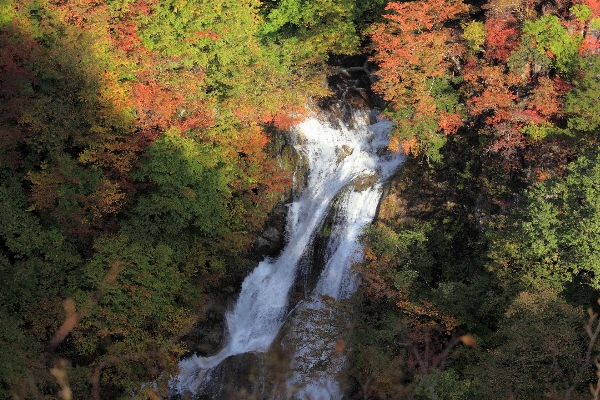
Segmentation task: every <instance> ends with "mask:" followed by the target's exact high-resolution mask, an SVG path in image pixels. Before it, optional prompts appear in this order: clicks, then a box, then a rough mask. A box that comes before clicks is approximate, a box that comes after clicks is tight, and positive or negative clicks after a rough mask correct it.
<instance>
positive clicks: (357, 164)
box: [171, 110, 404, 399]
mask: <svg viewBox="0 0 600 400" xmlns="http://www.w3.org/2000/svg"><path fill="white" fill-rule="evenodd" d="M327 117H328V116H327V115H325V113H324V112H320V113H318V112H315V113H314V114H313V115H311V116H310V117H309V118H307V119H306V120H305V121H304V122H303V123H301V124H300V125H298V126H297V127H296V128H295V129H294V132H293V133H292V140H293V141H294V143H295V148H296V149H297V151H298V152H299V153H300V154H301V156H302V157H304V158H305V160H306V161H307V165H308V176H307V178H306V179H307V180H306V185H305V189H303V191H302V192H301V193H299V195H298V196H296V197H297V198H296V199H294V201H293V202H292V203H291V204H289V209H288V213H287V225H286V226H287V233H286V238H287V240H286V241H287V244H286V246H285V247H284V249H283V250H282V251H281V253H280V255H279V256H278V257H277V258H273V259H271V258H267V259H265V260H264V261H262V262H261V263H260V264H259V265H258V267H256V269H255V270H254V271H253V272H252V273H251V274H250V275H248V276H247V277H246V279H245V280H244V282H243V284H242V289H241V292H240V294H239V298H238V299H237V302H236V304H235V306H234V307H233V309H232V310H230V311H228V312H227V314H226V323H227V341H226V345H225V346H224V347H223V348H222V349H221V351H219V352H218V353H217V354H215V355H213V356H211V357H198V356H192V357H190V358H187V359H185V360H182V361H181V362H180V363H179V367H180V373H179V375H178V376H177V377H175V378H173V380H172V382H171V386H172V388H173V391H174V392H176V393H179V394H183V393H186V392H191V393H192V394H193V395H194V396H196V397H202V396H203V395H202V394H203V393H206V392H207V391H209V390H210V386H211V384H212V383H213V381H215V380H216V379H217V376H216V375H217V373H216V372H215V371H216V370H217V369H218V368H217V367H218V366H219V364H221V363H222V362H223V361H224V360H226V359H228V358H230V357H233V356H240V355H244V354H248V353H250V354H256V353H266V352H273V351H274V350H273V349H274V348H277V349H278V351H283V352H285V353H286V354H287V356H286V357H285V358H286V371H285V373H284V374H283V375H284V378H283V384H280V385H279V387H278V388H277V389H276V390H275V389H274V388H273V384H272V383H269V382H267V381H268V378H263V379H262V382H259V383H260V385H262V386H260V387H259V388H258V390H259V391H261V393H260V398H302V399H306V398H309V399H335V398H341V397H342V395H343V393H342V389H341V386H340V384H339V383H338V381H337V379H336V375H337V373H338V372H339V371H341V370H343V368H344V363H345V360H344V359H343V357H342V356H341V352H340V351H339V347H340V343H339V342H336V340H338V338H339V337H341V335H343V333H344V332H343V331H344V329H345V328H344V326H345V325H344V322H343V315H342V314H343V312H341V311H340V307H339V306H338V305H337V304H338V303H340V302H343V300H344V299H347V298H348V297H349V296H350V295H351V294H352V293H353V292H354V291H355V290H356V288H357V285H358V281H357V278H356V276H355V275H354V273H353V271H352V265H353V264H354V263H355V262H356V261H360V259H361V257H362V253H361V246H360V244H359V243H358V238H359V235H360V234H361V231H362V229H363V228H364V227H365V226H366V225H367V224H369V223H370V222H371V221H372V220H373V218H374V216H375V213H376V209H377V206H378V203H379V200H380V198H381V195H382V192H383V187H384V184H385V182H386V181H387V180H388V179H389V178H390V177H391V176H392V175H393V174H394V172H395V171H396V170H397V169H398V168H399V166H400V165H401V163H402V162H403V160H404V155H402V154H398V153H392V152H390V151H388V150H387V145H388V133H389V131H390V128H391V126H392V125H393V124H392V123H391V122H389V121H386V120H380V119H378V118H376V117H375V113H374V112H369V111H364V110H356V111H354V112H353V115H352V117H351V118H350V119H351V121H349V122H348V123H344V122H343V121H342V120H338V121H337V123H336V122H331V118H327ZM371 122H374V123H371ZM319 235H320V237H325V238H326V242H325V243H326V244H325V245H324V246H322V249H323V251H322V260H323V261H322V265H321V266H320V268H321V272H320V275H319V277H318V280H317V282H316V285H311V286H313V288H312V290H310V291H308V290H305V293H304V296H303V299H302V300H300V301H299V302H298V301H296V303H295V304H294V303H293V302H292V301H291V297H292V292H293V290H292V289H293V287H294V285H295V284H296V283H297V281H298V279H300V278H299V277H300V276H302V275H303V271H302V270H303V269H306V268H309V269H310V268H313V266H311V265H308V266H307V265H306V264H307V263H306V260H307V259H314V257H312V258H311V257H307V256H306V255H307V254H308V253H312V247H313V246H314V245H315V238H316V237H317V236H319ZM306 286H308V285H305V287H306ZM296 297H297V296H296ZM279 374H280V375H281V371H279ZM257 380H258V381H260V379H257ZM211 397H213V396H211ZM217 397H218V396H217ZM221 397H222V396H221ZM202 398H203V397H202Z"/></svg>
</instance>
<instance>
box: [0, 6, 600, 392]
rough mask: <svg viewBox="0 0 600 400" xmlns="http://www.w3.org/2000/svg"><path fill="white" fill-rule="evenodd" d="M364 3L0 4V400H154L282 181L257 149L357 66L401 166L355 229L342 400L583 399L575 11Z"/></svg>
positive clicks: (582, 137)
mask: <svg viewBox="0 0 600 400" xmlns="http://www.w3.org/2000/svg"><path fill="white" fill-rule="evenodd" d="M386 3H387V2H386V1H383V0H362V1H357V2H349V1H343V0H273V1H263V2H260V1H258V0H245V1H233V0H206V1H192V0H188V1H186V0H165V1H163V0H160V1H159V0H6V1H3V2H1V3H0V283H1V286H0V316H1V321H2V325H1V326H0V398H18V399H25V398H63V399H68V398H97V399H100V398H106V399H109V398H110V399H113V398H120V397H126V396H131V395H132V394H134V395H137V396H138V397H140V398H157V397H156V396H157V393H158V394H160V395H164V394H165V393H166V383H167V379H168V377H169V375H170V374H171V373H172V372H173V371H174V370H175V368H176V361H177V359H178V357H180V356H181V355H182V354H184V353H185V351H186V348H185V347H184V346H183V344H182V342H181V341H180V339H181V337H182V335H184V334H185V333H186V332H187V331H188V330H189V329H190V327H191V326H192V325H194V323H196V321H197V319H198V318H199V315H201V314H202V310H203V309H204V306H205V302H206V295H207V293H208V292H210V291H211V290H213V289H214V288H217V287H219V285H220V284H222V279H223V278H224V277H227V276H228V275H230V274H236V273H237V274H243V273H244V272H247V271H246V268H247V267H248V265H249V261H248V260H247V259H246V258H245V256H244V255H245V254H247V253H248V251H249V248H250V247H251V245H252V240H253V236H254V235H255V234H256V233H257V232H259V231H260V229H262V227H263V223H264V221H265V218H266V217H267V215H268V213H269V211H270V210H271V208H272V207H273V206H274V205H275V204H276V203H278V202H279V201H281V199H282V194H283V193H284V191H285V188H286V186H287V185H289V183H290V171H289V170H286V169H285V168H284V166H280V164H279V163H278V162H277V161H276V159H275V157H274V154H273V152H269V149H272V148H273V146H269V139H270V136H269V132H272V131H273V130H274V128H286V127H289V126H290V125H292V124H294V123H295V122H296V121H298V120H299V119H300V118H302V115H303V111H304V108H303V107H304V105H305V104H306V103H307V102H308V99H309V98H315V97H320V96H325V95H327V93H328V91H327V85H326V83H325V82H326V81H325V75H326V74H327V71H328V70H329V68H328V67H327V61H328V59H329V57H330V56H331V55H332V54H346V55H349V54H357V53H358V52H359V51H363V52H364V53H365V54H366V56H368V57H370V61H371V64H370V65H371V66H376V71H375V72H374V76H375V77H376V83H375V84H374V86H373V89H374V90H375V91H376V92H377V93H379V94H380V95H381V96H382V97H383V98H384V99H385V101H386V104H387V109H386V110H385V113H386V115H388V117H389V118H391V119H393V120H394V121H395V122H396V123H397V125H396V129H395V131H394V133H393V134H392V136H391V145H390V147H391V148H393V149H395V150H398V151H405V152H406V153H407V154H411V155H412V157H411V158H410V159H409V161H408V162H407V164H406V167H405V169H404V171H403V173H402V174H401V175H400V176H399V177H398V178H397V179H396V180H395V181H394V182H392V184H391V187H390V193H389V195H388V196H387V198H386V199H385V201H384V202H383V204H382V206H381V210H380V215H379V218H378V220H377V221H376V223H375V224H373V226H372V227H371V228H370V229H369V230H368V231H367V232H365V235H364V243H365V245H366V251H365V260H364V262H363V263H362V264H361V265H360V266H358V268H359V271H360V272H361V274H362V276H363V286H362V288H361V290H360V292H359V293H358V294H357V298H356V303H357V309H358V312H357V317H356V326H355V329H354V332H353V335H352V338H351V339H350V343H349V345H348V346H345V347H344V348H345V349H346V350H345V351H347V352H349V357H350V361H351V365H352V368H351V369H350V372H351V376H350V380H349V382H350V387H349V388H348V393H349V396H357V397H362V398H416V399H421V398H440V399H441V398H453V399H461V398H462V399H472V398H486V399H488V398H489V399H494V398H499V399H500V398H502V399H504V398H522V399H530V398H589V397H590V394H589V389H588V384H589V383H592V384H594V382H596V380H597V377H596V375H595V373H594V369H595V366H594V363H593V361H594V359H593V357H594V356H595V355H596V354H597V352H598V351H597V350H598V349H597V344H596V343H595V342H596V340H595V339H596V336H597V334H598V332H597V331H595V326H596V325H595V324H592V322H594V320H593V311H590V312H592V314H590V315H592V318H590V316H589V315H587V314H586V312H585V310H586V309H587V308H590V307H593V306H594V303H595V301H596V298H597V297H598V289H600V278H599V276H598V274H599V273H600V271H599V269H600V266H599V264H598V263H599V261H600V219H599V218H600V200H599V199H600V166H599V162H600V159H599V157H600V153H599V150H598V148H597V140H598V135H597V134H598V132H599V131H600V129H599V128H600V101H599V98H600V79H599V76H600V56H599V55H600V3H598V1H597V0H586V1H576V2H571V1H568V0H490V1H489V2H487V3H485V4H480V3H474V2H473V3H470V4H466V3H463V2H462V1H456V0H455V1H450V0H419V1H411V2H405V3H400V2H390V3H389V4H387V6H386V8H385V11H384V6H385V5H386ZM360 46H362V47H360ZM357 69H360V68H357ZM364 72H366V73H371V72H372V68H365V69H364ZM588 321H590V322H589V323H588V325H586V323H587V322H588ZM584 326H585V327H587V331H588V334H586V329H584ZM150 381H155V382H157V386H156V387H145V388H143V389H141V388H142V384H143V383H145V382H150ZM593 389H594V390H596V391H597V385H595V386H593ZM596 396H597V394H596Z"/></svg>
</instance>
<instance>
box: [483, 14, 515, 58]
mask: <svg viewBox="0 0 600 400" xmlns="http://www.w3.org/2000/svg"><path fill="white" fill-rule="evenodd" d="M485 30H486V32H487V36H486V38H485V44H486V47H487V49H486V51H485V57H486V58H487V59H489V60H498V61H500V62H505V61H506V59H507V58H508V56H509V55H510V53H511V52H512V50H513V49H514V48H515V46H516V45H517V40H518V39H519V33H518V26H517V20H516V18H515V17H514V16H513V15H512V14H511V13H502V14H499V15H491V16H489V17H488V18H487V19H486V21H485Z"/></svg>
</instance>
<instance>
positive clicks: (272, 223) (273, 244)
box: [254, 204, 287, 259]
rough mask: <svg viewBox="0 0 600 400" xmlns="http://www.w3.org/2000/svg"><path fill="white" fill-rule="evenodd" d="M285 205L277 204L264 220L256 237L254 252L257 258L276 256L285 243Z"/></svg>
mask: <svg viewBox="0 0 600 400" xmlns="http://www.w3.org/2000/svg"><path fill="white" fill-rule="evenodd" d="M286 216H287V207H286V206H285V204H279V205H277V206H276V207H275V208H274V209H273V211H272V212H271V215H270V216H269V218H268V219H267V221H266V222H265V229H264V230H263V232H262V233H261V234H260V235H259V236H258V237H257V238H256V241H255V243H254V253H255V255H256V256H257V258H258V259H262V258H263V257H264V256H270V257H273V256H276V255H277V254H279V252H280V251H281V249H282V248H283V246H284V244H285V226H286Z"/></svg>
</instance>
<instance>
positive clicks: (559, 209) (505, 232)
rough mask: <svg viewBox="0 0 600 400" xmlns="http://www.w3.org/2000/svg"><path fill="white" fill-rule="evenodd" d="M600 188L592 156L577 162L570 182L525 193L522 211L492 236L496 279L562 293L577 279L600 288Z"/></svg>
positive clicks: (551, 181) (595, 158) (559, 181)
mask: <svg viewBox="0 0 600 400" xmlns="http://www.w3.org/2000/svg"><path fill="white" fill-rule="evenodd" d="M599 183H600V166H599V164H598V153H597V152H593V153H592V154H591V155H589V156H581V157H580V158H579V159H577V161H575V162H573V163H572V164H571V165H570V166H569V173H568V175H567V176H566V178H564V179H558V178H554V179H549V180H546V181H544V182H541V183H539V184H537V185H535V186H534V187H532V188H531V189H530V190H528V191H527V192H525V193H524V195H523V196H522V199H521V200H520V204H519V207H518V209H517V210H516V211H515V212H514V213H513V214H512V215H511V216H510V217H509V218H508V219H507V220H506V222H505V223H504V224H502V226H501V229H500V230H498V231H495V232H493V233H491V235H490V237H491V251H490V257H491V259H492V260H493V264H492V265H493V268H494V269H496V271H497V273H499V274H500V275H501V276H504V277H505V278H506V279H513V278H511V275H512V276H519V277H520V279H522V282H523V283H524V284H526V285H528V286H531V287H535V288H541V287H546V286H548V287H551V288H553V289H554V290H556V291H559V292H560V291H562V290H563V289H564V288H565V285H566V284H567V282H571V281H573V280H574V279H575V278H577V280H581V281H582V282H585V284H587V285H589V286H590V287H592V288H594V289H598V288H600V269H599V266H600V240H599V237H600V236H599V235H600V222H599V221H600V200H599V199H600V193H599V192H598V187H599ZM515 274H516V275H515Z"/></svg>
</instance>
